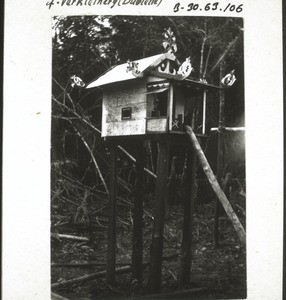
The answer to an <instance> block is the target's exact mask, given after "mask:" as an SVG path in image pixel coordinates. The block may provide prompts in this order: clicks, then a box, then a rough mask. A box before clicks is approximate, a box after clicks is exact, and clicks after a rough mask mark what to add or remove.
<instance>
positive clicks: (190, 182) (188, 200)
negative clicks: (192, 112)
mask: <svg viewBox="0 0 286 300" xmlns="http://www.w3.org/2000/svg"><path fill="white" fill-rule="evenodd" d="M184 175H185V176H184V186H185V195H184V223H183V238H182V256H181V281H180V285H181V287H182V288H186V287H188V286H189V284H190V280H191V266H192V246H193V213H194V200H195V180H196V154H195V151H194V149H193V147H187V164H186V170H185V173H184Z"/></svg>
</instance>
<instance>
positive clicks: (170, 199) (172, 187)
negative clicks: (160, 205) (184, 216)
mask: <svg viewBox="0 0 286 300" xmlns="http://www.w3.org/2000/svg"><path fill="white" fill-rule="evenodd" d="M177 169H178V157H177V156H174V157H173V158H172V163H171V171H170V176H169V177H168V178H167V185H166V197H165V200H166V201H165V219H168V218H169V216H170V207H171V206H172V205H174V204H175V202H174V201H175V197H176V191H177V182H176V176H177V171H178V170H177Z"/></svg>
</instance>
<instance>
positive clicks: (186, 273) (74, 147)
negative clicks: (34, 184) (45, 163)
mask: <svg viewBox="0 0 286 300" xmlns="http://www.w3.org/2000/svg"><path fill="white" fill-rule="evenodd" d="M52 26H53V27H52V31H53V53H52V59H53V60H52V62H53V64H52V67H53V70H52V72H53V73H52V116H51V117H52V120H51V124H52V131H51V282H52V283H51V288H52V291H53V292H54V293H57V294H60V295H62V296H64V297H66V298H68V299H95V298H96V299H98V298H100V299H101V298H102V299H104V298H106V297H107V298H110V297H112V298H113V297H114V298H115V297H118V298H122V297H123V298H128V297H131V298H132V297H139V298H140V297H143V298H144V296H146V295H149V297H150V295H153V297H154V299H155V298H156V297H161V298H162V297H163V298H164V297H173V298H177V297H180V298H184V299H202V298H207V299H221V298H228V299H244V298H246V291H247V288H246V268H247V266H246V205H245V203H246V180H245V139H244V134H245V125H244V48H243V33H244V30H243V19H242V18H214V17H167V16H160V17H158V16H68V17H61V16H57V17H54V19H53V25H52Z"/></svg>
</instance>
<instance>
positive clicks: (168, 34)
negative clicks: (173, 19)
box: [162, 28, 177, 53]
mask: <svg viewBox="0 0 286 300" xmlns="http://www.w3.org/2000/svg"><path fill="white" fill-rule="evenodd" d="M162 35H163V43H162V45H163V47H164V49H165V51H166V52H169V53H175V52H177V44H176V37H175V36H174V33H173V31H172V30H171V28H168V29H165V30H164V32H163V34H162Z"/></svg>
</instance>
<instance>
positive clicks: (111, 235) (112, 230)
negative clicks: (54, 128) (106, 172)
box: [106, 144, 117, 284]
mask: <svg viewBox="0 0 286 300" xmlns="http://www.w3.org/2000/svg"><path fill="white" fill-rule="evenodd" d="M116 173H117V147H116V145H115V144H111V145H110V178H109V220H108V241H107V243H108V245H107V269H106V282H107V283H108V284H113V283H114V281H115V262H116V196H117V195H116V194H117V184H116Z"/></svg>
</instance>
